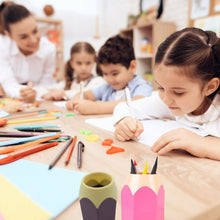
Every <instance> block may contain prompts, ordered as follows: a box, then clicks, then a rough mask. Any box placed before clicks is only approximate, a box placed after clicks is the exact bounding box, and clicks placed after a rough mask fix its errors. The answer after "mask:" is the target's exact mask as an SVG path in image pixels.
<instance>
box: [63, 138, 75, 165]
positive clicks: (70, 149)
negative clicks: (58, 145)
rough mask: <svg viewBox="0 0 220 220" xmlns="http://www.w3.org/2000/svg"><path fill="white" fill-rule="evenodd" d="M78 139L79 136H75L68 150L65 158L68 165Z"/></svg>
mask: <svg viewBox="0 0 220 220" xmlns="http://www.w3.org/2000/svg"><path fill="white" fill-rule="evenodd" d="M76 139H77V136H74V138H73V141H72V143H71V145H70V147H69V151H68V154H67V156H66V160H65V165H66V166H67V165H68V163H69V161H70V157H71V155H72V152H73V149H74V146H75V143H76Z"/></svg>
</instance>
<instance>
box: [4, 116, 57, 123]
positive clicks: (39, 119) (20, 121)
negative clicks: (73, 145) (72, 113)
mask: <svg viewBox="0 0 220 220" xmlns="http://www.w3.org/2000/svg"><path fill="white" fill-rule="evenodd" d="M57 118H58V117H55V116H52V117H44V118H31V119H24V120H12V121H7V124H16V123H26V122H34V121H46V120H54V119H57Z"/></svg>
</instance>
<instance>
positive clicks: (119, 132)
mask: <svg viewBox="0 0 220 220" xmlns="http://www.w3.org/2000/svg"><path fill="white" fill-rule="evenodd" d="M143 131H144V128H143V125H142V123H141V122H140V121H138V120H135V119H133V118H132V117H130V116H129V117H125V118H123V119H122V120H121V121H120V122H118V124H117V125H116V128H115V137H116V138H117V139H118V140H119V141H126V140H130V139H132V138H136V137H138V136H139V135H140V134H141V133H142V132H143Z"/></svg>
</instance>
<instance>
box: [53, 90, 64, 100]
mask: <svg viewBox="0 0 220 220" xmlns="http://www.w3.org/2000/svg"><path fill="white" fill-rule="evenodd" d="M51 96H52V100H54V101H60V100H63V99H64V98H65V97H66V94H65V91H64V90H53V91H52V92H51Z"/></svg>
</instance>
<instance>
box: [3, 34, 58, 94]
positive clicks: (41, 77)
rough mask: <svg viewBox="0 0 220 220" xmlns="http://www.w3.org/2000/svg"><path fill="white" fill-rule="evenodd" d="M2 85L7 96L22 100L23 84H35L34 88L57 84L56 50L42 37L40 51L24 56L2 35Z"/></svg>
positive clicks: (14, 44) (12, 42)
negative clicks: (21, 90)
mask: <svg viewBox="0 0 220 220" xmlns="http://www.w3.org/2000/svg"><path fill="white" fill-rule="evenodd" d="M0 50H1V52H0V83H1V85H2V87H3V89H4V90H5V92H6V95H7V96H10V97H13V98H20V89H21V88H22V87H23V86H22V85H21V84H22V83H27V82H29V81H31V82H33V84H34V88H36V90H37V87H38V86H44V85H49V84H52V83H54V82H55V80H54V79H53V74H54V71H55V60H56V49H55V46H54V45H53V44H52V43H51V42H49V41H48V40H47V39H46V38H45V37H41V40H40V47H39V50H38V51H37V52H36V53H34V54H32V55H30V56H24V55H23V54H22V53H21V52H20V50H19V49H18V47H17V44H16V42H14V41H12V40H11V39H10V38H9V37H7V36H4V35H0Z"/></svg>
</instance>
